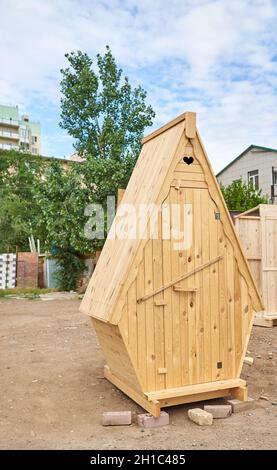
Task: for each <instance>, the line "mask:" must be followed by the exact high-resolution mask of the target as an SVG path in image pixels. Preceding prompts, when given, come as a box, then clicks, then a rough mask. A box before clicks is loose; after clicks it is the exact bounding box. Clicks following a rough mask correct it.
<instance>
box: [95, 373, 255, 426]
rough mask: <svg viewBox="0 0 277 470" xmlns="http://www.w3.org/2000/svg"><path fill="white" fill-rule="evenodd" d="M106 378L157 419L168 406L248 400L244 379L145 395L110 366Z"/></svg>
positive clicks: (188, 386)
mask: <svg viewBox="0 0 277 470" xmlns="http://www.w3.org/2000/svg"><path fill="white" fill-rule="evenodd" d="M104 377H105V378H106V379H107V380H109V381H110V382H111V383H113V384H114V385H115V386H116V387H117V388H119V389H120V390H121V391H122V392H123V393H125V394H126V395H128V396H129V397H130V398H132V400H134V401H135V402H136V403H138V405H140V406H141V407H142V408H144V409H145V410H146V411H148V412H149V413H151V414H152V415H153V416H155V417H156V418H157V417H159V416H160V411H161V408H165V407H167V406H174V405H182V404H185V403H193V402H197V401H204V400H211V399H212V398H220V397H226V396H232V397H233V398H237V399H238V400H242V401H246V400H247V399H248V394H247V386H246V382H245V380H242V379H230V380H221V381H217V382H209V383H204V384H197V385H187V386H185V387H178V388H171V389H164V390H159V391H155V392H149V393H145V394H143V393H142V392H139V391H137V390H134V389H133V388H132V387H131V386H129V385H127V384H126V383H125V382H123V381H122V380H121V379H119V378H118V377H116V376H115V375H114V374H113V373H112V372H111V370H110V368H109V367H108V366H105V367H104Z"/></svg>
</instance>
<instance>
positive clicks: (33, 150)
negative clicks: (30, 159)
mask: <svg viewBox="0 0 277 470" xmlns="http://www.w3.org/2000/svg"><path fill="white" fill-rule="evenodd" d="M32 153H34V154H36V155H37V153H38V149H36V148H35V147H32Z"/></svg>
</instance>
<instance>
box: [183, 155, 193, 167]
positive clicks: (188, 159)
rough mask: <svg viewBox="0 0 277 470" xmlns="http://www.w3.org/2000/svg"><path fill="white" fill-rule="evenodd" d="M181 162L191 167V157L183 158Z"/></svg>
mask: <svg viewBox="0 0 277 470" xmlns="http://www.w3.org/2000/svg"><path fill="white" fill-rule="evenodd" d="M183 162H184V163H186V164H187V165H191V164H192V163H193V162H194V158H193V157H184V158H183Z"/></svg>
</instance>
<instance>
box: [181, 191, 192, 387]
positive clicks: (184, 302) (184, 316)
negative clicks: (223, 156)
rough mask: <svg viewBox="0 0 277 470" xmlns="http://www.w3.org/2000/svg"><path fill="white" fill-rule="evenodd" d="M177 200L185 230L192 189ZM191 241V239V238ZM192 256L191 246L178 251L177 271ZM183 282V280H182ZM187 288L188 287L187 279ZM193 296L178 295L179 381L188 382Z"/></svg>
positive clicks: (190, 210)
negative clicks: (190, 306) (190, 319)
mask: <svg viewBox="0 0 277 470" xmlns="http://www.w3.org/2000/svg"><path fill="white" fill-rule="evenodd" d="M178 202H179V204H180V207H182V208H183V210H181V227H184V230H186V224H187V223H188V220H189V218H191V216H192V191H191V190H190V189H180V190H179V191H178ZM192 243H193V239H192ZM191 256H192V246H188V248H187V249H186V250H180V251H179V271H180V273H184V274H186V273H187V271H188V264H190V263H189V262H188V259H191ZM184 282H185V281H184ZM187 288H188V289H190V286H189V280H188V282H187ZM190 297H193V296H192V295H191V294H190V293H188V294H181V295H180V311H179V314H180V333H181V335H180V348H181V383H182V385H188V384H189V330H188V328H189V301H190V300H189V299H190Z"/></svg>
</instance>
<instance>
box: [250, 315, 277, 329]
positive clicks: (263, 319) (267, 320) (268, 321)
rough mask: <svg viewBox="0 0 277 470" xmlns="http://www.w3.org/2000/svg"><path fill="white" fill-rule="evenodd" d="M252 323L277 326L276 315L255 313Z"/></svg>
mask: <svg viewBox="0 0 277 470" xmlns="http://www.w3.org/2000/svg"><path fill="white" fill-rule="evenodd" d="M254 325H255V326H263V327H265V328H272V327H273V326H277V315H267V314H264V315H262V316H261V315H255V318H254Z"/></svg>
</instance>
